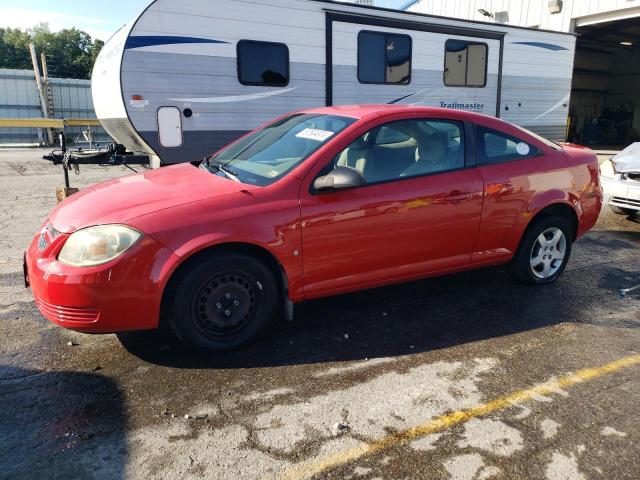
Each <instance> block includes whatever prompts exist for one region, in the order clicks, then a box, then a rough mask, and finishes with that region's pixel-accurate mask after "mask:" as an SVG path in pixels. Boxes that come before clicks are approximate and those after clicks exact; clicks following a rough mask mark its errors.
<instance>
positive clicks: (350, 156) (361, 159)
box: [336, 137, 370, 175]
mask: <svg viewBox="0 0 640 480" xmlns="http://www.w3.org/2000/svg"><path fill="white" fill-rule="evenodd" d="M369 154H370V149H369V148H368V146H367V142H366V140H365V138H364V137H358V139H357V140H356V141H354V142H353V143H352V144H351V145H349V146H348V147H347V148H345V149H344V150H343V151H342V153H341V154H340V156H339V157H338V161H337V162H336V167H351V168H355V169H356V170H358V171H359V172H360V173H362V174H363V175H364V169H365V167H366V165H367V160H369Z"/></svg>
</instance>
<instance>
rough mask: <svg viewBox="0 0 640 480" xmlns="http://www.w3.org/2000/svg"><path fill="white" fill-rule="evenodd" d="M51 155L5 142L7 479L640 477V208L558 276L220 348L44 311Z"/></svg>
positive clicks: (372, 298) (3, 438) (0, 288)
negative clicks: (39, 272)
mask: <svg viewBox="0 0 640 480" xmlns="http://www.w3.org/2000/svg"><path fill="white" fill-rule="evenodd" d="M42 153H43V152H42V151H41V150H35V149H32V150H2V151H0V182H1V183H0V184H1V185H2V187H1V191H2V204H1V205H2V207H1V209H0V229H1V231H2V236H1V237H0V332H1V333H2V335H0V465H1V466H2V468H1V469H0V478H65V479H66V478H108V479H113V478H119V477H120V478H124V477H126V478H134V479H138V478H140V479H147V478H166V479H174V478H214V479H222V478H225V479H227V478H242V479H253V478H287V479H299V478H311V477H313V478H334V479H349V478H351V479H419V478H424V479H433V478H453V479H456V480H458V479H459V480H464V479H469V480H471V479H486V478H503V479H506V478H509V479H511V478H531V479H538V478H540V479H549V480H556V479H558V480H559V479H586V478H595V479H600V478H602V479H611V478H616V479H626V478H628V479H636V478H639V477H640V448H639V445H640V416H639V415H638V414H637V405H636V404H637V400H638V398H639V396H640V363H639V362H640V357H638V354H639V353H640V329H639V328H638V327H640V310H639V307H640V294H635V295H630V296H628V297H627V298H624V299H622V298H620V297H619V296H618V295H617V294H616V292H617V290H618V289H619V288H623V287H626V286H630V285H633V284H636V283H638V282H640V279H639V276H640V255H638V252H639V247H640V219H636V220H634V219H627V218H624V217H619V216H615V215H613V214H611V213H610V212H609V211H608V209H605V210H603V213H602V216H601V218H600V220H599V222H598V224H597V226H596V228H595V229H594V230H593V231H592V232H590V233H589V234H588V235H586V236H585V237H584V238H582V239H580V240H579V241H578V242H577V243H576V245H575V247H574V251H573V257H572V259H571V261H570V263H569V266H568V268H567V270H566V272H565V273H564V275H563V277H562V278H561V279H560V281H558V282H557V283H556V284H555V285H552V286H548V287H538V288H530V287H524V286H521V285H518V284H515V283H514V282H512V281H511V279H510V278H509V276H508V275H507V273H506V272H505V269H504V268H491V269H483V270H478V271H473V272H467V273H462V274H457V275H450V276H445V277H440V278H433V279H429V280H424V281H419V282H412V283H408V284H404V285H398V286H394V287H390V288H384V289H377V290H371V291H366V292H361V293H357V294H350V295H343V296H339V297H334V298H329V299H323V300H318V301H313V302H309V303H307V304H303V305H300V306H299V307H297V308H296V318H295V320H294V322H292V323H284V322H283V323H280V324H278V325H277V326H276V327H275V328H274V329H272V331H271V332H270V333H269V334H268V335H267V336H266V338H264V339H262V340H261V341H260V342H258V343H256V344H255V345H252V346H250V347H249V348H246V349H244V350H241V351H238V352H233V353H228V354H224V355H214V356H207V357H204V356H197V355H194V354H192V353H189V352H186V351H184V350H183V349H182V348H181V347H180V346H179V345H177V344H176V343H175V342H174V341H172V339H171V338H167V337H165V336H162V335H159V334H157V333H153V332H150V333H144V334H131V335H127V336H122V337H120V338H117V337H116V336H115V335H102V336H89V335H82V334H77V333H74V332H69V331H65V330H62V329H60V328H58V327H55V326H52V325H51V324H49V323H48V322H46V321H45V320H43V319H42V317H41V316H40V314H39V313H38V311H37V310H36V308H35V307H34V305H33V302H32V298H31V295H30V292H29V290H27V289H25V288H24V286H23V283H22V273H21V272H22V270H21V269H22V265H21V262H22V252H23V250H24V249H25V247H26V246H27V244H28V242H29V241H30V239H31V237H32V235H33V234H34V233H35V232H36V230H37V229H38V228H39V226H40V224H41V222H42V220H43V219H44V217H45V216H46V214H47V212H48V211H49V210H50V209H51V208H52V207H53V206H54V204H55V187H56V186H60V185H61V183H62V172H61V170H60V168H59V167H54V166H51V165H49V164H47V162H45V161H43V160H40V159H39V157H40V156H41V155H42ZM128 173H130V172H129V171H127V170H126V169H124V168H122V167H85V168H83V169H82V172H81V174H80V175H79V176H74V175H72V177H71V180H72V183H73V185H74V186H79V187H82V186H85V185H89V184H92V183H95V182H99V181H101V180H105V179H107V178H110V177H113V176H120V175H126V174H128ZM68 342H72V343H74V345H73V346H69V345H68ZM621 359H622V360H621ZM612 362H614V363H612ZM603 365H605V366H606V367H605V368H597V367H601V366H603ZM590 368H592V369H590ZM585 369H590V370H585ZM478 406H481V408H478Z"/></svg>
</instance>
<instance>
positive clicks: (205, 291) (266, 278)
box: [169, 253, 280, 351]
mask: <svg viewBox="0 0 640 480" xmlns="http://www.w3.org/2000/svg"><path fill="white" fill-rule="evenodd" d="M279 294H280V292H279V291H278V286H277V282H276V280H275V278H274V275H273V273H272V272H271V271H270V270H269V268H268V267H267V266H265V265H264V264H263V263H262V262H260V261H259V260H257V259H255V258H253V257H250V256H247V255H240V254H231V253H224V254H218V255H216V254H215V253H213V254H211V255H207V256H205V257H204V258H198V261H194V262H192V264H191V266H190V267H189V268H187V269H186V270H185V271H183V272H182V273H181V274H180V277H179V278H178V281H177V282H176V284H175V286H174V289H173V291H172V292H170V295H172V298H170V299H169V305H170V307H169V323H170V325H171V327H172V329H173V330H174V332H175V333H176V335H177V336H178V337H179V338H180V340H182V341H183V342H184V343H186V344H187V345H189V346H191V347H194V348H197V349H202V350H210V351H216V350H229V349H233V348H237V347H240V346H242V345H245V344H247V343H249V342H251V341H252V340H254V339H255V338H256V337H257V336H259V335H260V334H261V333H262V332H264V330H265V329H266V328H267V327H268V325H269V324H270V323H271V321H272V319H273V317H274V315H275V312H276V306H277V304H278V302H277V300H278V298H279Z"/></svg>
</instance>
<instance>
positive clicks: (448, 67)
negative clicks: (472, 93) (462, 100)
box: [444, 40, 488, 87]
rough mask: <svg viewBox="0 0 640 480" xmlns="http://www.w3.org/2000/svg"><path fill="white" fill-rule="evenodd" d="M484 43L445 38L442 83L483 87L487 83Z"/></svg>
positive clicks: (449, 85) (485, 48) (486, 48)
mask: <svg viewBox="0 0 640 480" xmlns="http://www.w3.org/2000/svg"><path fill="white" fill-rule="evenodd" d="M487 52H488V47H487V44H486V43H476V42H467V41H464V40H447V41H446V42H445V44H444V84H445V85H446V86H447V87H484V86H485V85H486V84H487Z"/></svg>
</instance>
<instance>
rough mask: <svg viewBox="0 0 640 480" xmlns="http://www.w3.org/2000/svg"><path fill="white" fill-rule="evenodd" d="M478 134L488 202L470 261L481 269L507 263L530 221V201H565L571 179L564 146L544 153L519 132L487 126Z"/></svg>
mask: <svg viewBox="0 0 640 480" xmlns="http://www.w3.org/2000/svg"><path fill="white" fill-rule="evenodd" d="M512 130H514V129H513V128H512ZM475 133H476V134H475V137H476V140H477V152H478V171H479V172H480V174H481V175H482V178H483V182H484V185H485V200H484V207H483V212H482V221H481V225H480V230H479V232H478V240H477V244H476V248H475V250H476V251H475V252H474V255H473V259H472V261H473V263H474V265H482V264H492V263H497V262H501V261H505V260H509V259H510V258H511V257H512V256H513V255H514V253H515V251H516V249H517V248H518V245H519V242H520V239H521V237H522V234H523V232H524V229H525V228H526V226H527V224H528V221H529V220H530V218H531V216H532V212H531V211H530V207H531V202H532V199H533V198H534V197H538V198H542V197H544V198H546V201H550V200H556V201H557V200H563V199H564V193H563V191H564V190H569V189H571V188H572V184H573V178H572V176H571V173H570V172H569V171H568V170H567V163H566V161H565V159H564V156H563V155H562V153H561V151H560V147H557V149H551V151H549V152H545V151H543V148H544V147H543V146H542V145H539V144H538V145H536V144H535V143H534V142H533V141H529V140H527V141H525V140H524V139H523V137H524V138H526V137H525V136H524V135H521V134H519V133H518V132H515V131H511V132H509V133H507V132H505V131H500V130H497V129H492V128H489V127H486V126H483V125H477V126H476V129H475Z"/></svg>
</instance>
